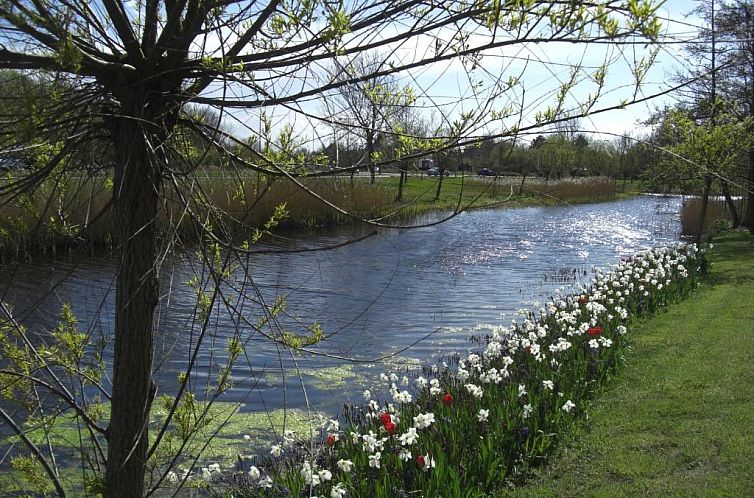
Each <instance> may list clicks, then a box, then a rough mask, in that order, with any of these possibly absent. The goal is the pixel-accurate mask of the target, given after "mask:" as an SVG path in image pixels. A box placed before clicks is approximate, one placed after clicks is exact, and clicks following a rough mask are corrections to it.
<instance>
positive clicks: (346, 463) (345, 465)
mask: <svg viewBox="0 0 754 498" xmlns="http://www.w3.org/2000/svg"><path fill="white" fill-rule="evenodd" d="M338 468H339V469H340V470H341V471H343V472H351V469H353V462H352V461H351V460H342V459H341V460H338Z"/></svg>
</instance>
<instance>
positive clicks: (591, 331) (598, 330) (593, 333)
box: [586, 325, 602, 337]
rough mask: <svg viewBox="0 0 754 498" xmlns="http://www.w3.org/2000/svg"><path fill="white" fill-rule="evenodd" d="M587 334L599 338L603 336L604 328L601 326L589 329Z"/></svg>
mask: <svg viewBox="0 0 754 498" xmlns="http://www.w3.org/2000/svg"><path fill="white" fill-rule="evenodd" d="M586 333H587V334H589V337H597V336H598V335H600V334H602V327H600V326H599V325H597V326H594V327H589V329H588V330H587V331H586Z"/></svg>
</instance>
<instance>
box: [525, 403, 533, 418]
mask: <svg viewBox="0 0 754 498" xmlns="http://www.w3.org/2000/svg"><path fill="white" fill-rule="evenodd" d="M533 410H534V409H533V408H532V406H531V405H524V412H523V417H524V418H529V415H531V412H532V411H533Z"/></svg>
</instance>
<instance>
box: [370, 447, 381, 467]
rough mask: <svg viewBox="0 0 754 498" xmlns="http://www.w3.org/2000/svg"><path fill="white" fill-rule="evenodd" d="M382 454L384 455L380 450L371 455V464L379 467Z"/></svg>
mask: <svg viewBox="0 0 754 498" xmlns="http://www.w3.org/2000/svg"><path fill="white" fill-rule="evenodd" d="M381 456H382V453H380V452H379V451H378V452H377V453H375V454H374V455H369V466H370V467H372V468H375V469H379V468H380V457H381Z"/></svg>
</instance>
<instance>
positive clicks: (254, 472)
mask: <svg viewBox="0 0 754 498" xmlns="http://www.w3.org/2000/svg"><path fill="white" fill-rule="evenodd" d="M249 477H251V478H252V479H254V480H255V481H257V480H259V478H260V477H261V474H260V473H259V469H258V468H256V467H255V466H254V465H252V466H251V468H250V469H249Z"/></svg>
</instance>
